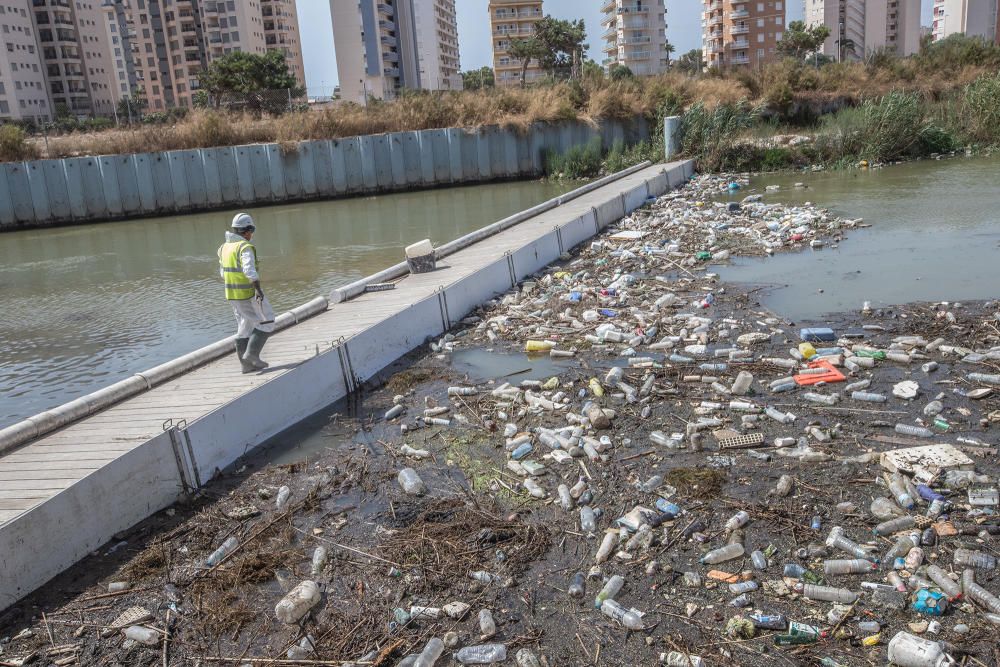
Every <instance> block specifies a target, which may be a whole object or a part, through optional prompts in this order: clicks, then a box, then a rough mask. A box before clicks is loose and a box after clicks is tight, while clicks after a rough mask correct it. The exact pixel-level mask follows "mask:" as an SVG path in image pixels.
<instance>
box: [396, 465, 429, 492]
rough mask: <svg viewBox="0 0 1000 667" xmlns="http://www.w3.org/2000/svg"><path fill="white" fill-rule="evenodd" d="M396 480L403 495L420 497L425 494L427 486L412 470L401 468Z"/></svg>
mask: <svg viewBox="0 0 1000 667" xmlns="http://www.w3.org/2000/svg"><path fill="white" fill-rule="evenodd" d="M396 479H397V480H398V481H399V485H400V486H401V487H402V488H403V492H404V493H407V494H409V495H411V496H421V495H423V494H425V493H427V486H426V485H425V484H424V482H423V480H421V479H420V475H418V474H417V471H416V470H414V469H413V468H403V469H402V470H400V471H399V476H398V477H397V478H396Z"/></svg>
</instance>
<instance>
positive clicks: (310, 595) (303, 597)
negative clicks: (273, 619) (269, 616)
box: [274, 580, 322, 625]
mask: <svg viewBox="0 0 1000 667" xmlns="http://www.w3.org/2000/svg"><path fill="white" fill-rule="evenodd" d="M321 597H322V596H321V595H320V592H319V586H318V585H317V584H316V582H315V581H309V580H306V581H303V582H301V583H300V584H299V585H298V586H296V587H295V588H293V589H292V590H290V591H288V595H286V596H285V597H283V598H282V599H281V601H280V602H278V604H277V605H276V606H275V607H274V615H275V616H277V617H278V620H279V621H281V622H282V623H284V624H285V625H295V624H296V623H298V622H299V621H300V620H301V619H302V617H303V616H305V615H306V614H308V613H309V610H310V609H312V608H313V607H315V606H316V604H317V603H318V602H319V601H320V598H321Z"/></svg>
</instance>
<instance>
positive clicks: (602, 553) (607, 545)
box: [595, 530, 619, 565]
mask: <svg viewBox="0 0 1000 667" xmlns="http://www.w3.org/2000/svg"><path fill="white" fill-rule="evenodd" d="M618 537H619V533H618V531H617V530H608V531H605V533H604V539H602V540H601V545H600V546H599V547H598V548H597V555H596V557H595V560H596V561H597V564H598V565H600V564H601V563H603V562H604V561H606V560H607V559H608V556H610V555H611V551H612V549H614V548H615V546H617V544H618Z"/></svg>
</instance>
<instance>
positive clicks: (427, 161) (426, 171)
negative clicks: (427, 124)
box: [416, 130, 435, 185]
mask: <svg viewBox="0 0 1000 667" xmlns="http://www.w3.org/2000/svg"><path fill="white" fill-rule="evenodd" d="M416 135H417V151H418V152H419V155H418V158H419V162H420V183H422V184H423V185H434V137H435V135H434V130H421V131H420V132H417V133H416Z"/></svg>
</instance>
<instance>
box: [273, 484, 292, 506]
mask: <svg viewBox="0 0 1000 667" xmlns="http://www.w3.org/2000/svg"><path fill="white" fill-rule="evenodd" d="M291 495H292V490H291V489H289V488H288V487H287V486H283V487H281V488H280V489H278V497H277V498H276V499H275V501H274V505H275V507H277V508H278V509H279V510H280V509H282V508H283V507H284V506H285V505H287V504H288V498H289V496H291Z"/></svg>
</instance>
